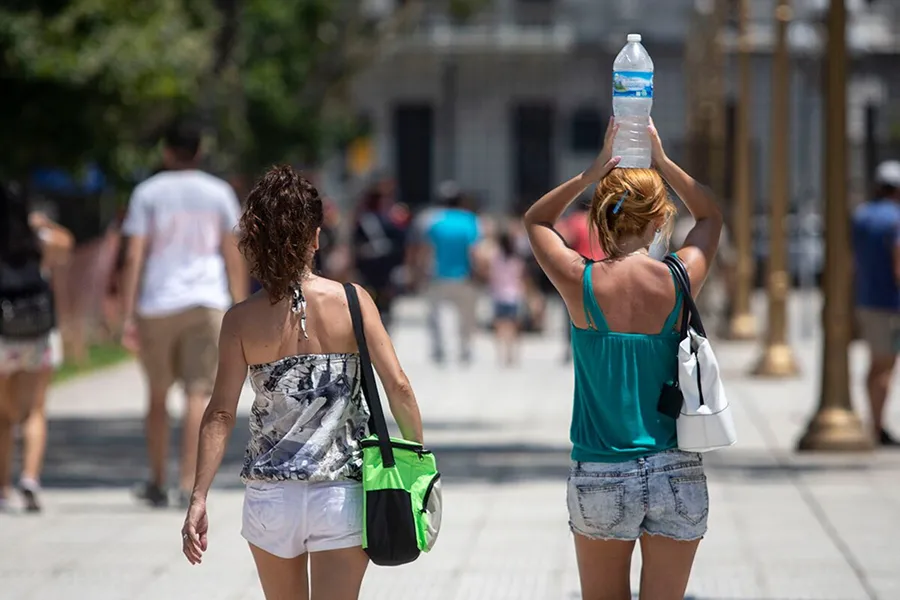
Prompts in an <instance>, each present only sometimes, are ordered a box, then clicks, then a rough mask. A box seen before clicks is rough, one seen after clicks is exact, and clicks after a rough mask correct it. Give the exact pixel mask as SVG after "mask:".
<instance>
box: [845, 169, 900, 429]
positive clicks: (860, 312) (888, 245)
mask: <svg viewBox="0 0 900 600" xmlns="http://www.w3.org/2000/svg"><path fill="white" fill-rule="evenodd" d="M875 184H876V186H877V190H876V194H875V199H874V200H871V201H869V202H865V203H864V204H862V205H860V207H859V208H857V209H856V212H855V213H854V215H853V247H854V258H855V261H854V262H855V275H856V306H857V319H858V323H859V330H860V334H861V336H862V339H863V340H864V341H865V343H866V345H867V346H868V347H869V355H870V363H869V375H868V378H867V380H866V389H867V391H868V394H869V404H870V406H871V410H872V428H873V432H874V435H875V441H876V442H877V443H879V444H880V445H882V446H900V441H898V440H897V439H895V438H894V437H892V436H891V435H890V434H889V433H888V432H887V431H886V430H885V428H884V407H885V404H886V402H887V397H888V391H889V388H890V384H891V376H892V374H893V371H894V364H895V362H896V359H897V353H898V352H900V285H898V281H900V162H898V161H887V162H884V163H882V164H880V165H879V166H878V169H877V170H876V173H875Z"/></svg>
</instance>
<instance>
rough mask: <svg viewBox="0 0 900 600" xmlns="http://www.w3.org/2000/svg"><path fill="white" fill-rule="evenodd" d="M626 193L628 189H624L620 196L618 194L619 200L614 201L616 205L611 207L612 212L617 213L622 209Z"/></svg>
mask: <svg viewBox="0 0 900 600" xmlns="http://www.w3.org/2000/svg"><path fill="white" fill-rule="evenodd" d="M627 195H628V190H625V191H624V192H623V193H622V195H621V196H619V201H618V202H616V205H615V206H614V207H613V214H614V215H615V214H618V213H619V211H620V210H621V209H622V203H623V202H625V197H626V196H627Z"/></svg>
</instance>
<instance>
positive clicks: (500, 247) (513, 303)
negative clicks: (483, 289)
mask: <svg viewBox="0 0 900 600" xmlns="http://www.w3.org/2000/svg"><path fill="white" fill-rule="evenodd" d="M490 290H491V302H492V304H493V306H494V334H495V336H496V339H497V353H498V357H499V359H500V364H503V365H506V366H513V365H515V364H516V363H517V362H518V358H519V344H518V342H519V320H520V318H521V314H522V304H523V302H524V301H525V261H523V260H522V258H521V257H520V256H519V255H518V254H516V248H515V245H514V242H513V238H512V235H511V234H510V232H509V231H501V232H500V234H499V236H498V238H497V247H496V249H495V252H494V257H493V260H492V261H491V268H490Z"/></svg>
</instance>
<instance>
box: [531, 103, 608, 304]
mask: <svg viewBox="0 0 900 600" xmlns="http://www.w3.org/2000/svg"><path fill="white" fill-rule="evenodd" d="M616 129H617V127H616V126H615V125H614V123H613V121H612V119H610V120H609V127H607V129H606V138H605V139H604V142H603V150H601V151H600V155H599V156H598V157H597V159H596V160H595V161H594V162H593V164H592V165H591V166H590V167H589V168H588V169H587V170H586V171H584V172H583V173H581V174H579V175H576V176H575V177H573V178H572V179H570V180H569V181H567V182H565V183H563V184H562V185H560V186H559V187H557V188H556V189H554V190H551V191H550V192H548V193H547V194H545V195H544V196H543V197H542V198H541V199H540V200H538V201H537V202H535V203H534V205H532V207H531V208H529V209H528V212H526V213H525V217H524V223H525V228H526V230H527V231H528V239H529V240H530V241H531V248H532V251H533V252H534V257H535V259H537V261H538V264H539V265H540V266H541V268H542V269H543V270H544V272H545V273H546V274H547V277H549V278H550V281H552V282H553V285H555V286H556V288H557V289H558V290H560V292H563V289H564V288H565V287H567V286H569V285H571V284H572V283H574V282H578V281H580V280H581V275H582V271H583V269H584V259H583V257H582V256H581V255H580V254H578V253H577V252H576V251H574V250H572V249H571V248H569V246H568V245H567V244H566V242H565V240H564V239H563V238H562V236H561V235H560V234H559V232H557V231H556V230H555V229H554V226H555V225H556V222H557V221H558V220H559V218H560V216H562V214H563V213H564V212H565V210H566V208H568V207H569V205H570V204H572V202H574V201H575V200H576V199H577V198H578V196H580V195H581V193H582V192H584V190H585V189H587V188H588V186H590V185H593V184H595V183H597V182H599V181H600V180H601V179H603V178H604V177H605V176H606V174H607V173H609V172H610V171H612V170H613V169H614V168H615V167H616V165H617V164H619V157H613V156H612V142H613V139H614V138H615V136H616Z"/></svg>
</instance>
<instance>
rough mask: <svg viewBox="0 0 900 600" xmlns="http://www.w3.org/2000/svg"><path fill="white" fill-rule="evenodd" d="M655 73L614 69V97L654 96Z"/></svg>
mask: <svg viewBox="0 0 900 600" xmlns="http://www.w3.org/2000/svg"><path fill="white" fill-rule="evenodd" d="M652 97H653V73H647V72H645V71H613V98H652Z"/></svg>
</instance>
